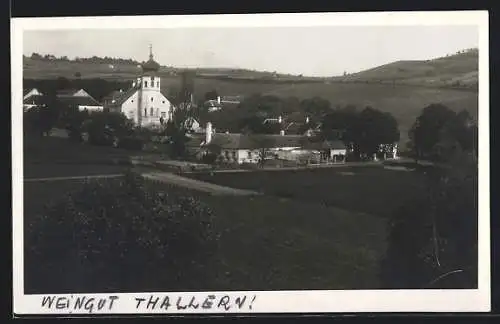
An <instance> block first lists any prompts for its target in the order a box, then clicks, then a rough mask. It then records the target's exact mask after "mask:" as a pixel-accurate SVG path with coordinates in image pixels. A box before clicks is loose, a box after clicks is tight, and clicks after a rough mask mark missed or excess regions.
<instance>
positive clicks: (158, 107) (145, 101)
mask: <svg viewBox="0 0 500 324" xmlns="http://www.w3.org/2000/svg"><path fill="white" fill-rule="evenodd" d="M148 85H149V82H148ZM151 98H153V101H151ZM137 100H138V92H136V93H134V94H133V95H132V96H130V98H128V99H127V100H126V101H125V102H124V103H123V104H122V113H123V114H125V116H127V117H128V118H130V119H132V120H133V121H134V122H135V123H138V116H137V108H138V106H137ZM151 108H153V109H154V110H153V116H150V114H151ZM144 109H146V113H147V116H144ZM171 110H172V104H171V103H170V101H168V99H167V98H165V96H164V95H163V94H161V92H160V91H159V90H154V89H144V90H143V94H142V104H141V120H142V124H143V125H151V124H155V125H160V117H161V116H162V113H164V115H165V117H164V119H165V121H167V120H168V118H169V116H170V111H171Z"/></svg>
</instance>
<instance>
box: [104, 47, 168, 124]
mask: <svg viewBox="0 0 500 324" xmlns="http://www.w3.org/2000/svg"><path fill="white" fill-rule="evenodd" d="M141 68H142V74H141V76H140V77H138V78H137V79H136V80H135V81H134V82H133V83H132V87H131V88H130V89H129V90H127V91H114V92H113V93H111V94H109V95H108V96H106V97H105V98H104V109H106V110H109V111H113V112H121V113H122V114H124V115H125V116H127V117H128V118H129V119H130V120H132V121H133V122H134V123H135V124H136V125H137V126H142V127H158V126H161V125H162V124H165V123H166V122H167V121H169V120H171V119H172V118H173V112H174V106H173V105H172V104H171V103H170V101H169V100H168V99H167V97H166V96H165V95H164V94H163V93H162V92H161V78H160V77H159V76H158V71H159V69H160V65H159V64H158V63H157V62H156V61H154V59H153V53H152V50H151V47H150V54H149V60H148V61H147V62H146V63H144V64H142V65H141Z"/></svg>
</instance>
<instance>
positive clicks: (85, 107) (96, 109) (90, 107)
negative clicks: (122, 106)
mask: <svg viewBox="0 0 500 324" xmlns="http://www.w3.org/2000/svg"><path fill="white" fill-rule="evenodd" d="M103 109H104V107H103V106H78V110H80V111H83V110H89V111H102V110H103Z"/></svg>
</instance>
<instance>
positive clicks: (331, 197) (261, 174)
mask: <svg viewBox="0 0 500 324" xmlns="http://www.w3.org/2000/svg"><path fill="white" fill-rule="evenodd" d="M187 176H190V177H192V178H196V179H199V180H203V181H208V182H212V183H216V184H220V185H225V186H228V187H234V188H239V189H250V190H255V191H259V192H262V193H265V194H266V195H269V196H274V197H277V198H282V199H289V200H293V201H295V202H299V201H301V202H305V203H316V204H319V205H323V206H332V207H333V206H334V207H338V208H342V209H346V210H351V211H359V212H363V213H367V214H371V215H378V216H382V217H389V216H390V213H391V212H392V211H393V210H394V208H396V207H398V206H399V205H401V204H404V203H405V200H406V199H412V198H413V197H416V196H417V195H419V194H421V193H422V192H423V188H424V186H425V182H424V179H423V177H422V176H421V175H420V174H417V173H415V172H405V171H394V170H386V169H383V168H382V167H379V166H374V167H340V168H337V167H336V168H323V169H314V170H312V169H310V170H297V171H276V172H272V171H258V172H240V173H215V174H214V175H210V174H208V173H192V174H189V175H187Z"/></svg>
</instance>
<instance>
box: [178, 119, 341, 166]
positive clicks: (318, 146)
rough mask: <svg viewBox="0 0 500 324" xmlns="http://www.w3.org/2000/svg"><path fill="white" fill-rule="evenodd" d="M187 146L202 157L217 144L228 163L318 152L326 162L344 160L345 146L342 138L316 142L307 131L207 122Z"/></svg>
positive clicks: (295, 157) (292, 158)
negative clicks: (251, 129) (264, 130)
mask: <svg viewBox="0 0 500 324" xmlns="http://www.w3.org/2000/svg"><path fill="white" fill-rule="evenodd" d="M187 145H188V149H189V150H190V151H191V153H192V154H194V155H196V156H197V157H198V158H199V159H201V158H202V157H203V155H204V154H206V153H207V152H209V151H213V149H214V148H217V151H219V152H218V154H219V159H220V160H221V161H223V162H229V163H238V164H243V163H258V162H259V161H260V160H261V159H262V158H263V157H264V158H265V159H279V160H285V161H295V162H296V161H299V160H300V159H302V158H304V157H310V156H312V155H315V156H317V158H318V160H319V161H323V162H344V161H345V155H346V147H345V146H344V145H343V143H342V142H340V141H337V142H315V141H314V139H312V138H310V137H307V136H304V135H283V134H280V135H277V134H272V135H267V134H265V135H264V134H253V135H247V134H230V133H216V132H214V131H213V129H212V124H211V123H210V122H209V123H207V127H206V129H205V138H204V139H203V138H202V137H200V136H192V137H191V140H190V141H189V142H188V144H187Z"/></svg>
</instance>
